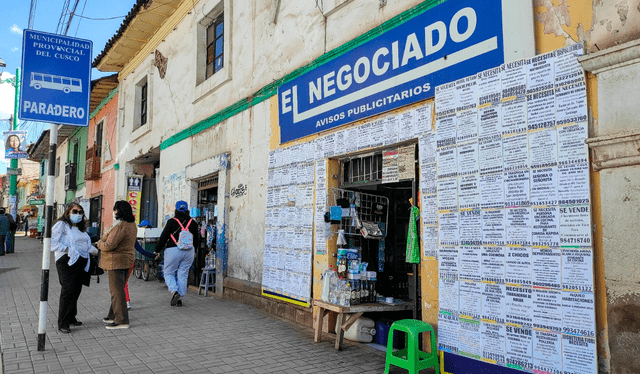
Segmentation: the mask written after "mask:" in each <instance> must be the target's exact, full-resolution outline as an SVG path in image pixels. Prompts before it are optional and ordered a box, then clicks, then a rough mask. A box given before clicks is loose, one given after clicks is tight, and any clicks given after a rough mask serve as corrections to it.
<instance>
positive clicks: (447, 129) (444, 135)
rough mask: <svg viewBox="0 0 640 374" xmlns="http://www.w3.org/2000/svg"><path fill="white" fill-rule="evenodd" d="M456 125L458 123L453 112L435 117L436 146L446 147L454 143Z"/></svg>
mask: <svg viewBox="0 0 640 374" xmlns="http://www.w3.org/2000/svg"><path fill="white" fill-rule="evenodd" d="M436 113H437V107H436ZM436 116H437V114H436ZM457 127H458V124H457V119H456V115H455V114H450V115H448V116H444V117H436V134H437V135H436V144H437V145H438V148H440V147H448V146H452V145H455V144H456V135H457V134H456V128H457Z"/></svg>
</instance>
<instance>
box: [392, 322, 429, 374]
mask: <svg viewBox="0 0 640 374" xmlns="http://www.w3.org/2000/svg"><path fill="white" fill-rule="evenodd" d="M394 331H404V332H405V333H406V334H407V335H406V337H405V342H404V348H403V349H400V350H398V351H395V352H394V351H393V332H394ZM422 332H430V333H431V353H428V352H424V351H421V350H420V349H419V347H420V344H419V341H418V339H419V338H420V333H422ZM391 365H395V366H397V367H401V368H403V369H407V370H409V374H418V373H419V372H420V370H422V369H427V368H430V367H432V366H433V367H434V368H435V369H436V374H440V366H439V365H438V351H437V349H436V333H435V332H434V331H433V327H431V325H430V324H428V323H427V322H423V321H418V320H415V319H403V320H400V321H395V322H394V323H393V324H392V325H391V328H390V329H389V337H388V338H387V359H386V363H385V367H384V373H385V374H389V367H390V366H391Z"/></svg>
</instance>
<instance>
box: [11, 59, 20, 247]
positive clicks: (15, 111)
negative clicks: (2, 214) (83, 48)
mask: <svg viewBox="0 0 640 374" xmlns="http://www.w3.org/2000/svg"><path fill="white" fill-rule="evenodd" d="M14 87H15V101H14V105H13V122H12V123H11V130H13V131H15V130H17V129H18V106H19V105H18V104H19V103H20V69H16V77H15V86H14ZM10 167H11V168H12V169H17V168H18V159H15V158H13V159H11V164H10ZM17 185H18V176H17V175H11V176H10V177H9V195H10V197H9V203H10V204H11V205H10V212H11V216H12V217H13V219H14V220H15V219H16V216H17V214H18V199H17V196H16V195H17V194H16V189H17V188H16V187H17ZM10 235H11V251H12V252H13V251H15V248H14V247H15V245H16V243H15V232H14V233H10Z"/></svg>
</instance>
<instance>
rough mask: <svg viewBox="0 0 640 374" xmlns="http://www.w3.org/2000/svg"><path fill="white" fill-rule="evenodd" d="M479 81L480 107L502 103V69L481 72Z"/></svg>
mask: <svg viewBox="0 0 640 374" xmlns="http://www.w3.org/2000/svg"><path fill="white" fill-rule="evenodd" d="M477 79H478V105H479V106H480V107H482V106H486V105H492V104H498V103H500V100H501V99H502V69H501V68H500V67H495V68H493V69H488V70H485V71H481V72H479V73H478V75H477Z"/></svg>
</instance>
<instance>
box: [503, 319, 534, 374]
mask: <svg viewBox="0 0 640 374" xmlns="http://www.w3.org/2000/svg"><path fill="white" fill-rule="evenodd" d="M505 329H506V330H507V339H506V341H507V344H506V345H505V347H506V362H507V367H509V368H512V369H517V370H524V371H531V370H533V336H532V335H533V331H532V330H531V329H527V328H522V327H513V326H506V327H505Z"/></svg>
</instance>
